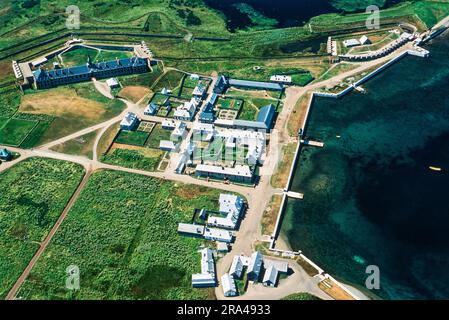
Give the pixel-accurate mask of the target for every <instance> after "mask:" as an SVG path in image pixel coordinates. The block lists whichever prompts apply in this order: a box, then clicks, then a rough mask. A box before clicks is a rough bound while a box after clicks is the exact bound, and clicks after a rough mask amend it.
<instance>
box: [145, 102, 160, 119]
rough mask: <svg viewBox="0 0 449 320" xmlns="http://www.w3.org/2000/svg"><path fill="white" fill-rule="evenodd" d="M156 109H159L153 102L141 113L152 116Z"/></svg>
mask: <svg viewBox="0 0 449 320" xmlns="http://www.w3.org/2000/svg"><path fill="white" fill-rule="evenodd" d="M158 109H159V106H158V105H157V104H155V103H154V102H151V103H150V104H149V105H147V107H146V108H145V110H144V111H143V114H144V115H146V116H154V115H155V114H156V112H157V110H158Z"/></svg>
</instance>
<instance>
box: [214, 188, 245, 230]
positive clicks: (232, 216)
mask: <svg viewBox="0 0 449 320" xmlns="http://www.w3.org/2000/svg"><path fill="white" fill-rule="evenodd" d="M219 203H220V213H222V214H224V215H226V216H225V217H220V216H213V215H210V216H209V217H208V219H207V224H208V225H209V226H213V227H219V228H225V229H235V228H236V226H237V223H238V222H239V219H240V216H241V213H242V211H243V206H244V201H243V199H242V198H240V197H238V196H235V195H232V194H224V193H222V194H220V199H219Z"/></svg>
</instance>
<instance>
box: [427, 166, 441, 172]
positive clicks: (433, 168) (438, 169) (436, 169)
mask: <svg viewBox="0 0 449 320" xmlns="http://www.w3.org/2000/svg"><path fill="white" fill-rule="evenodd" d="M429 169H430V170H432V171H438V172H440V171H443V169H441V168H440V167H432V166H430V167H429Z"/></svg>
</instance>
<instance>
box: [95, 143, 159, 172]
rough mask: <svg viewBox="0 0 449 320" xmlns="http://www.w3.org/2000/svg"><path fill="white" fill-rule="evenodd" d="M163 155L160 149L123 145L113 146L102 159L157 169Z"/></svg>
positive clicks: (113, 162) (136, 166)
mask: <svg viewBox="0 0 449 320" xmlns="http://www.w3.org/2000/svg"><path fill="white" fill-rule="evenodd" d="M158 146H159V145H158ZM163 155H164V152H163V151H161V150H159V149H151V148H146V147H134V148H129V147H126V146H123V147H118V148H113V149H112V150H111V151H110V152H109V153H108V154H107V155H103V156H101V157H100V161H102V162H104V163H108V164H112V165H117V166H121V167H127V168H131V169H139V170H146V171H155V170H156V169H157V166H158V165H159V162H161V159H162V157H163Z"/></svg>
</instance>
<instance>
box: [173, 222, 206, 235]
mask: <svg viewBox="0 0 449 320" xmlns="http://www.w3.org/2000/svg"><path fill="white" fill-rule="evenodd" d="M178 232H181V233H190V234H197V235H202V234H204V226H200V225H196V224H188V223H179V224H178Z"/></svg>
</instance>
